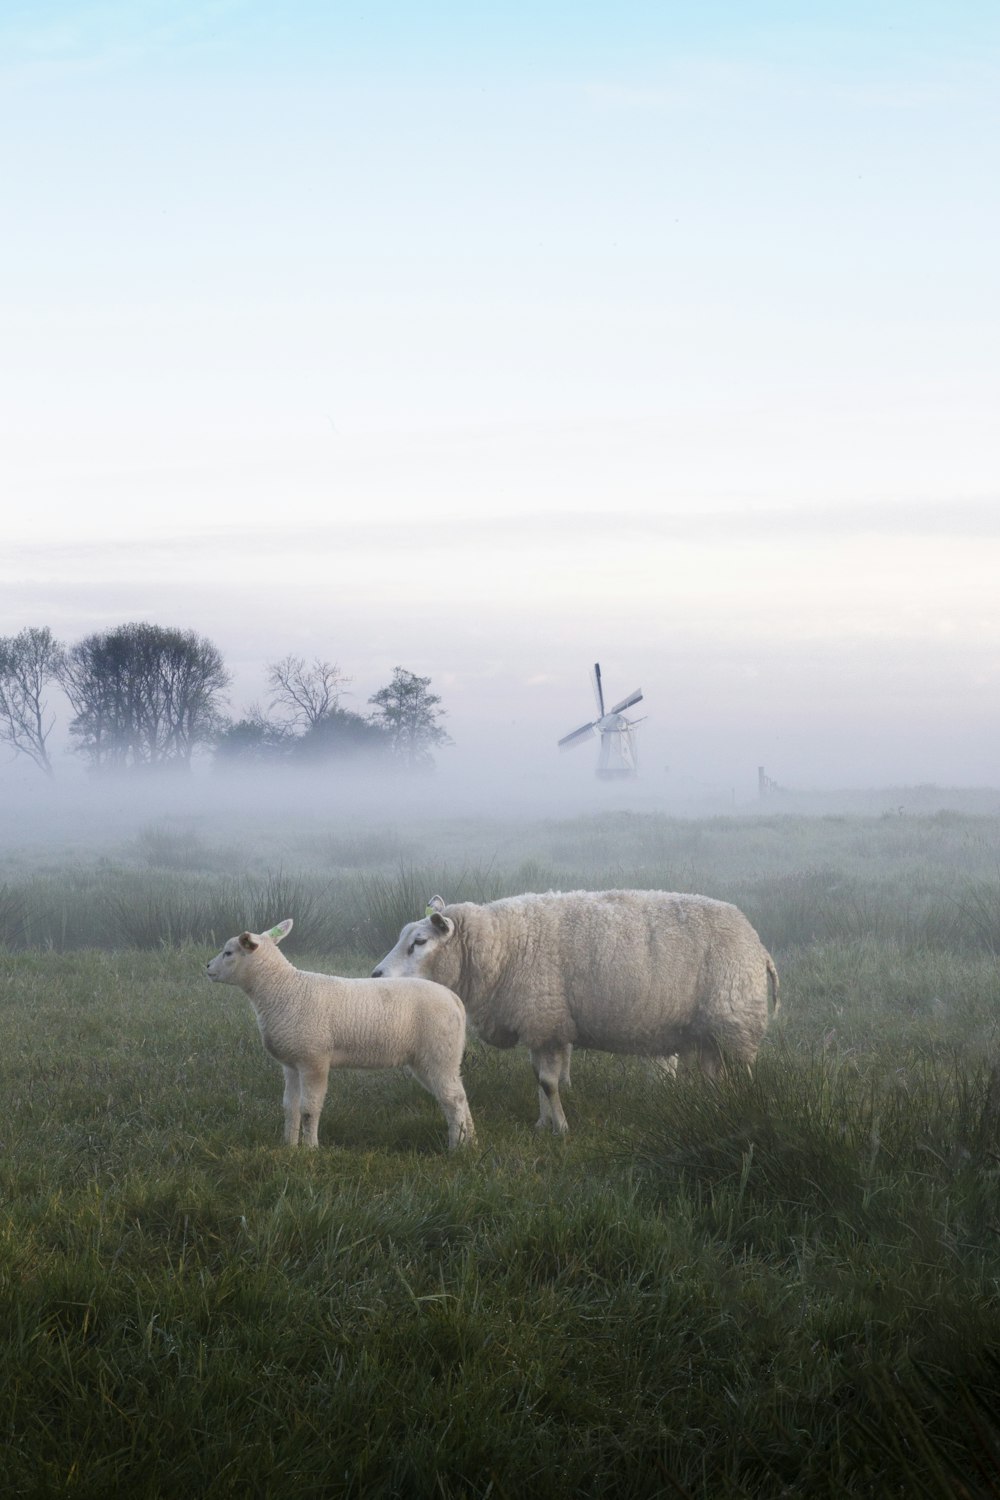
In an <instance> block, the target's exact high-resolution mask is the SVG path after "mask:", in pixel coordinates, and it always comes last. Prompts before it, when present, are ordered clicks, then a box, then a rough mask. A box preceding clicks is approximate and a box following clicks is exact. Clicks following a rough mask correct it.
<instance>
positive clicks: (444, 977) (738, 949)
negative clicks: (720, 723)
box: [372, 891, 779, 1135]
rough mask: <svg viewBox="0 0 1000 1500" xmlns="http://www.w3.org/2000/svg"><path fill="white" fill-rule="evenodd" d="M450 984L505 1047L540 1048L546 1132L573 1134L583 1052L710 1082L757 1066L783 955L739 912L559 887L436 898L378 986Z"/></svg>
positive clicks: (536, 1055) (651, 895)
mask: <svg viewBox="0 0 1000 1500" xmlns="http://www.w3.org/2000/svg"><path fill="white" fill-rule="evenodd" d="M389 975H392V976H397V977H401V976H409V977H416V976H418V975H419V976H421V977H423V978H426V979H436V980H437V981H438V982H439V983H440V984H446V985H447V986H448V987H449V989H453V990H454V991H455V993H456V994H458V995H461V997H462V999H463V1001H464V1002H465V1006H466V1010H467V1012H468V1017H469V1021H470V1022H471V1024H472V1025H473V1027H474V1028H475V1030H476V1031H477V1032H478V1034H479V1035H480V1036H481V1037H482V1038H483V1040H484V1041H486V1042H490V1043H492V1045H493V1046H495V1047H514V1046H517V1045H518V1044H519V1043H520V1044H523V1045H526V1046H527V1047H528V1049H529V1051H530V1056H531V1063H532V1067H533V1068H534V1071H535V1077H536V1078H537V1080H538V1099H539V1111H540V1113H539V1118H538V1124H537V1128H539V1129H543V1128H544V1127H545V1126H546V1125H551V1127H552V1130H553V1131H554V1132H555V1133H556V1134H557V1135H562V1134H564V1133H565V1132H566V1130H567V1129H568V1128H569V1127H568V1125H567V1123H566V1116H565V1114H564V1112H563V1107H562V1102H561V1100H560V1098H559V1084H560V1083H561V1082H563V1083H565V1082H568V1077H569V1057H570V1050H571V1048H572V1047H574V1046H576V1047H593V1048H596V1049H598V1050H599V1051H602V1052H620V1053H632V1054H635V1055H638V1056H643V1057H647V1058H651V1059H656V1060H657V1064H658V1066H659V1067H660V1068H661V1069H663V1070H664V1071H673V1066H674V1062H673V1055H674V1054H679V1055H680V1056H681V1057H682V1058H685V1059H687V1060H691V1059H696V1060H697V1061H698V1063H699V1064H700V1066H701V1069H702V1071H703V1072H704V1073H705V1074H706V1075H707V1076H708V1077H709V1078H715V1077H717V1076H718V1073H719V1071H720V1068H721V1066H722V1063H723V1059H724V1058H733V1059H736V1060H739V1061H742V1062H745V1063H747V1064H748V1065H749V1064H750V1063H752V1062H753V1060H754V1058H755V1056H756V1054H757V1049H758V1047H759V1045H760V1041H761V1038H762V1036H763V1034H764V1031H765V1030H766V1027H767V1022H768V987H769V983H770V991H771V995H772V996H773V1001H774V1010H775V1011H777V1009H778V1004H779V1002H778V974H777V970H776V969H775V966H774V963H773V961H772V959H771V956H770V954H769V953H768V952H767V950H766V948H765V947H764V945H763V944H762V943H761V940H760V938H759V937H758V936H757V933H756V932H755V931H754V929H753V927H751V925H750V923H749V922H748V921H747V919H746V917H745V916H744V915H743V913H742V912H741V911H739V910H738V909H737V908H736V907H735V906H730V905H729V904H728V903H727V902H724V901H714V900H711V899H710V898H709V897H707V896H693V895H680V894H677V893H675V892H668V891H567V892H563V891H550V892H548V894H546V895H536V894H529V895H523V896H508V897H506V898H504V899H503V900H500V901H491V902H489V903H488V904H485V905H476V904H475V903H473V902H470V901H463V902H460V903H458V904H456V905H450V906H449V905H446V904H445V902H444V901H443V900H442V899H441V897H440V896H435V897H434V898H433V899H432V900H431V901H430V903H429V904H428V907H427V913H426V915H425V916H424V917H423V918H422V919H421V920H420V921H417V922H410V923H409V924H407V926H405V927H404V928H403V930H402V932H401V933H400V936H399V941H398V942H397V943H396V946H395V947H394V948H393V949H392V950H391V951H390V952H389V953H387V954H386V956H385V958H383V959H382V961H381V962H380V963H379V964H378V965H376V967H375V968H374V969H373V970H372V977H373V978H383V977H385V976H389Z"/></svg>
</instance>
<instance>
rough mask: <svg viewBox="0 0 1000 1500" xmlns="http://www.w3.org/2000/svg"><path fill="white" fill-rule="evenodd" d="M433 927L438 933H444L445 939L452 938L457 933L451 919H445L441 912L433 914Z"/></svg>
mask: <svg viewBox="0 0 1000 1500" xmlns="http://www.w3.org/2000/svg"><path fill="white" fill-rule="evenodd" d="M431 926H432V927H433V928H434V930H435V931H436V932H443V933H444V935H445V937H450V936H451V934H452V933H453V932H454V931H455V924H454V922H453V921H452V920H451V918H450V917H443V916H442V915H441V913H440V912H439V911H432V912H431Z"/></svg>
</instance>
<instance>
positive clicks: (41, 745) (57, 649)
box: [0, 625, 65, 777]
mask: <svg viewBox="0 0 1000 1500" xmlns="http://www.w3.org/2000/svg"><path fill="white" fill-rule="evenodd" d="M64 661H65V651H64V649H63V647H62V646H61V645H60V643H59V642H58V641H57V640H55V639H54V637H53V635H52V632H51V630H50V629H49V628H48V626H47V625H45V626H29V627H27V628H26V629H25V630H22V631H21V632H20V634H18V635H8V636H3V637H0V740H3V741H4V743H5V744H8V745H10V746H12V747H13V749H14V750H15V751H16V752H17V753H18V754H19V755H26V756H27V757H28V759H29V760H33V761H34V763H35V765H36V766H38V768H39V769H40V770H42V771H44V772H45V775H46V776H49V777H51V776H53V775H54V772H53V769H52V761H51V759H50V757H49V748H48V738H49V735H50V733H51V732H52V726H53V724H54V723H55V719H54V718H46V714H47V704H46V701H45V697H44V694H45V690H46V688H47V687H48V685H49V684H50V683H51V682H58V680H59V674H60V672H61V671H62V668H63V663H64Z"/></svg>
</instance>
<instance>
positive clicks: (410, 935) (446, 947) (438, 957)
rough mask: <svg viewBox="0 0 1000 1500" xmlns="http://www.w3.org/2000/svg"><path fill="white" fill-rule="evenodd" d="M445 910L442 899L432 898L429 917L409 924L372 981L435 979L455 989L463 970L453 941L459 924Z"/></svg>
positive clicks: (377, 968) (376, 968)
mask: <svg viewBox="0 0 1000 1500" xmlns="http://www.w3.org/2000/svg"><path fill="white" fill-rule="evenodd" d="M444 909H445V903H444V901H443V900H442V898H441V897H440V896H432V897H431V899H430V901H428V903H427V914H426V916H424V917H422V918H421V919H420V921H419V922H408V923H407V924H406V926H405V927H404V928H403V930H402V932H401V933H400V934H399V941H398V942H397V943H396V946H395V948H393V949H391V951H390V952H388V953H387V954H386V955H385V958H383V959H382V960H381V962H380V963H378V964H377V965H376V966H375V968H374V969H372V978H373V979H409V978H417V979H435V980H437V982H438V984H444V985H448V986H449V987H453V986H454V982H455V980H456V978H457V976H458V969H459V956H458V952H457V951H456V950H457V947H458V945H457V944H456V943H454V942H453V941H452V939H453V938H454V936H455V923H454V921H453V920H452V918H451V917H447V916H445V914H444Z"/></svg>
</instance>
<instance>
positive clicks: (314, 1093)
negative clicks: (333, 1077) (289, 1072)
mask: <svg viewBox="0 0 1000 1500" xmlns="http://www.w3.org/2000/svg"><path fill="white" fill-rule="evenodd" d="M329 1076H330V1064H329V1063H316V1064H315V1066H313V1067H311V1068H300V1069H299V1087H300V1090H301V1095H302V1139H303V1141H304V1142H305V1144H306V1145H307V1146H318V1145H319V1117H320V1112H321V1111H322V1108H323V1100H324V1099H325V1098H326V1083H327V1079H328V1078H329Z"/></svg>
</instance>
